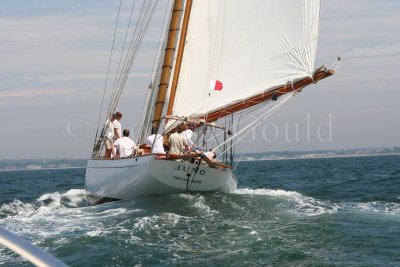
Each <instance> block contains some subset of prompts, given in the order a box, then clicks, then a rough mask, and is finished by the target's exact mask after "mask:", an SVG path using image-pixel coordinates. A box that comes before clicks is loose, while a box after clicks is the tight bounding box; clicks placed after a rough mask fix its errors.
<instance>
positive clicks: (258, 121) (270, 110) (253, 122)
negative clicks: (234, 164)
mask: <svg viewBox="0 0 400 267" xmlns="http://www.w3.org/2000/svg"><path fill="white" fill-rule="evenodd" d="M294 95H295V94H294V93H292V94H289V95H288V96H286V97H284V98H282V100H281V101H280V102H279V103H276V104H275V105H274V106H273V107H272V108H271V109H269V110H268V111H267V112H266V113H265V114H264V115H262V116H260V117H259V118H257V119H255V120H254V121H252V122H251V123H249V124H248V125H247V126H246V127H244V128H243V129H242V130H240V131H239V132H237V133H236V134H235V135H233V136H232V137H230V138H228V139H227V140H226V141H225V142H223V143H222V144H220V145H219V146H218V147H216V148H215V149H213V151H215V150H216V149H218V148H219V147H220V146H221V145H223V144H224V143H227V142H229V141H232V140H233V139H234V138H236V137H237V136H239V135H241V134H242V133H244V132H246V131H248V130H249V128H250V127H251V129H250V130H252V129H254V128H256V127H257V126H258V125H259V124H260V123H262V122H263V121H264V120H265V119H267V118H268V117H270V116H271V115H272V114H273V113H274V112H275V111H276V110H278V109H279V108H280V107H281V106H283V104H285V103H286V102H287V101H288V100H289V99H290V98H292V97H293V96H294ZM253 125H255V126H253ZM246 134H247V132H246ZM239 141H240V139H239V138H237V140H235V142H234V143H232V145H236V143H238V142H239ZM225 152H226V151H224V152H223V153H225ZM217 158H219V157H217Z"/></svg>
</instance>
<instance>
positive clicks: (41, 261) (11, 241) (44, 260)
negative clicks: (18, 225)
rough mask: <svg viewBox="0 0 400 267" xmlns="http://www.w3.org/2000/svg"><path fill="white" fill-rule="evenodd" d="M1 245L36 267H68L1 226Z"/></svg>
mask: <svg viewBox="0 0 400 267" xmlns="http://www.w3.org/2000/svg"><path fill="white" fill-rule="evenodd" d="M0 244H2V245H4V246H6V247H8V248H9V249H10V250H12V251H14V252H15V253H17V254H19V255H20V256H22V257H24V258H25V259H27V260H28V261H30V262H31V263H32V264H34V265H35V266H40V267H42V266H43V267H44V266H49V267H50V266H55V267H58V266H60V267H64V266H68V265H66V264H65V263H64V262H62V261H61V260H59V259H57V258H55V257H54V256H52V255H50V254H49V253H47V252H46V251H44V250H43V249H41V248H39V247H37V246H35V245H33V244H31V243H29V242H28V241H26V240H25V239H24V238H22V237H20V236H18V235H16V234H14V233H13V232H10V231H9V230H7V229H5V228H3V227H1V226H0Z"/></svg>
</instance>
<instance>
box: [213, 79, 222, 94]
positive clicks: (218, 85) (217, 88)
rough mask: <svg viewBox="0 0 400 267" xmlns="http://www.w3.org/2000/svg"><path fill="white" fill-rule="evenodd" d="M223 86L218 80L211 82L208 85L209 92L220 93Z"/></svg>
mask: <svg viewBox="0 0 400 267" xmlns="http://www.w3.org/2000/svg"><path fill="white" fill-rule="evenodd" d="M223 87H224V86H223V85H222V82H220V81H218V80H212V81H211V84H210V90H211V91H221V90H222V88H223Z"/></svg>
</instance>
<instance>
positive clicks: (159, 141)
mask: <svg viewBox="0 0 400 267" xmlns="http://www.w3.org/2000/svg"><path fill="white" fill-rule="evenodd" d="M145 143H146V144H147V145H149V146H150V147H151V148H152V149H151V153H158V154H165V150H164V138H163V136H162V135H161V134H152V135H150V136H149V137H147V139H146V141H145Z"/></svg>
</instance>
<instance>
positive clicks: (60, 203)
mask: <svg viewBox="0 0 400 267" xmlns="http://www.w3.org/2000/svg"><path fill="white" fill-rule="evenodd" d="M84 206H87V200H86V191H85V190H84V189H70V190H68V191H67V192H65V193H59V192H53V193H47V194H43V195H42V196H40V197H39V198H38V199H36V200H35V201H34V202H33V203H25V202H22V201H21V200H19V199H15V200H14V201H13V202H11V203H5V204H3V205H1V207H0V219H1V218H6V217H9V216H16V217H30V216H34V215H37V214H46V213H48V212H50V211H52V210H55V209H61V208H77V207H84Z"/></svg>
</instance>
